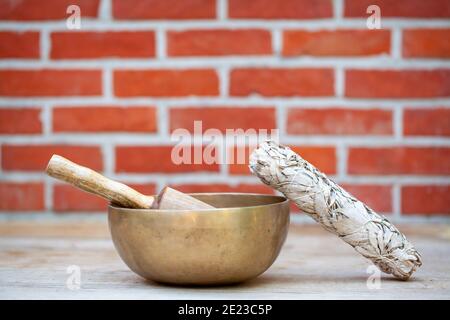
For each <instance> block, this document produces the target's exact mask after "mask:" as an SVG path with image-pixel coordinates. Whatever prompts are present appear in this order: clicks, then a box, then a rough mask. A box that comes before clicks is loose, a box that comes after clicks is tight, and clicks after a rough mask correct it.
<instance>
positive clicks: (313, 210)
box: [250, 141, 422, 280]
mask: <svg viewBox="0 0 450 320" xmlns="http://www.w3.org/2000/svg"><path fill="white" fill-rule="evenodd" d="M250 169H251V171H252V172H253V173H254V174H255V175H256V176H258V177H259V178H260V179H261V180H262V181H263V182H264V183H265V184H267V185H269V186H271V187H272V188H274V189H276V190H278V191H280V192H281V193H283V194H284V195H285V196H286V197H287V198H288V199H290V200H292V201H293V202H295V204H296V205H297V206H298V207H299V208H300V209H301V210H302V211H303V212H305V213H306V214H308V215H309V216H311V217H312V218H313V219H314V220H315V221H317V222H318V223H320V224H321V225H322V226H323V227H324V228H325V229H326V230H328V231H330V232H332V233H334V234H335V235H337V236H338V237H339V238H341V239H342V240H344V241H345V242H346V243H348V244H349V245H351V246H352V247H353V248H354V249H355V250H356V251H357V252H359V253H360V254H362V255H363V256H364V257H366V258H368V259H370V260H371V261H372V262H373V263H374V264H375V265H377V266H378V267H379V268H380V270H382V271H383V272H385V273H389V274H392V275H394V276H395V277H397V278H400V279H403V280H407V279H408V278H409V277H410V276H411V275H412V274H413V272H414V271H415V270H416V269H417V268H418V267H420V266H421V265H422V262H421V257H420V254H419V253H418V252H417V250H416V249H415V248H414V246H413V245H412V244H411V243H410V242H409V241H408V240H407V239H406V237H405V236H404V235H403V234H402V233H401V232H400V231H399V230H398V229H397V228H396V227H395V226H394V225H393V224H392V223H390V222H389V221H388V220H387V219H386V218H385V217H384V216H381V215H379V214H377V213H376V212H375V211H373V210H372V209H371V208H369V207H368V206H367V205H365V204H364V203H362V202H361V201H359V200H357V199H356V198H355V197H353V196H352V195H351V194H349V193H348V192H347V191H345V190H344V189H343V188H342V187H340V186H339V185H337V184H336V183H335V182H334V181H332V180H331V179H329V178H328V177H327V176H326V175H325V174H323V173H322V172H320V171H319V170H318V169H317V168H316V167H314V166H313V165H312V164H310V163H309V162H308V161H306V160H304V159H303V158H302V157H300V156H299V155H298V154H296V153H295V152H293V151H292V150H291V149H289V148H288V147H285V146H280V145H278V144H277V143H275V142H273V141H266V142H264V143H262V144H261V145H260V146H259V147H258V148H257V149H255V150H254V151H253V152H252V154H251V155H250Z"/></svg>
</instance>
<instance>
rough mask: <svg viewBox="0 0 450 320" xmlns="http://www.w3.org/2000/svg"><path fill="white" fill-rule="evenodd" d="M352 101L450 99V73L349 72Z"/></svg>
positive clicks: (347, 92)
mask: <svg viewBox="0 0 450 320" xmlns="http://www.w3.org/2000/svg"><path fill="white" fill-rule="evenodd" d="M345 96H346V97H350V98H434V97H448V96H450V69H435V70H401V71H398V70H395V71H394V70H347V71H346V74H345Z"/></svg>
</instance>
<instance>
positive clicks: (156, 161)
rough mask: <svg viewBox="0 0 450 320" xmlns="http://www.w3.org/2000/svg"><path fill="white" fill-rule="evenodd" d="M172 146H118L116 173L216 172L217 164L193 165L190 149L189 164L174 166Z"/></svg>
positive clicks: (192, 153) (202, 163) (202, 162)
mask: <svg viewBox="0 0 450 320" xmlns="http://www.w3.org/2000/svg"><path fill="white" fill-rule="evenodd" d="M172 148H173V146H118V147H116V172H131V173H186V172H202V171H204V172H218V171H219V165H218V164H210V165H209V164H206V163H205V162H204V161H201V163H199V164H195V163H194V160H195V159H194V150H193V149H191V156H192V157H190V163H186V164H184V163H182V164H175V163H174V161H172V157H171V153H172Z"/></svg>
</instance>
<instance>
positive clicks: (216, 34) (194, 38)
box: [167, 29, 272, 56]
mask: <svg viewBox="0 0 450 320" xmlns="http://www.w3.org/2000/svg"><path fill="white" fill-rule="evenodd" d="M271 41H272V40H271V35H270V32H269V31H267V30H258V29H247V30H225V29H217V30H188V31H171V32H169V33H168V38H167V42H168V49H167V50H168V55H169V56H223V55H264V54H270V53H272V42H271Z"/></svg>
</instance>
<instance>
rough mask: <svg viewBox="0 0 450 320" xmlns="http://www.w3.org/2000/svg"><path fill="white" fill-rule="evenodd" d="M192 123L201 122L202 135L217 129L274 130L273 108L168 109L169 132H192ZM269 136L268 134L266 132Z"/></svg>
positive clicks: (224, 131)
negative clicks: (182, 130)
mask: <svg viewBox="0 0 450 320" xmlns="http://www.w3.org/2000/svg"><path fill="white" fill-rule="evenodd" d="M194 121H202V123H201V125H202V129H203V133H204V132H205V131H206V130H208V129H217V130H220V131H221V132H222V133H224V134H225V133H226V130H227V129H242V130H248V129H254V130H259V129H267V130H269V129H275V128H276V112H275V108H274V107H251V106H249V107H189V108H171V109H170V131H171V132H173V131H174V130H176V129H178V128H184V129H187V130H189V131H190V132H194ZM268 134H270V132H268Z"/></svg>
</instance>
